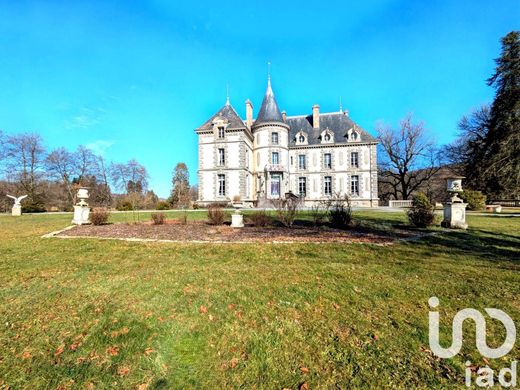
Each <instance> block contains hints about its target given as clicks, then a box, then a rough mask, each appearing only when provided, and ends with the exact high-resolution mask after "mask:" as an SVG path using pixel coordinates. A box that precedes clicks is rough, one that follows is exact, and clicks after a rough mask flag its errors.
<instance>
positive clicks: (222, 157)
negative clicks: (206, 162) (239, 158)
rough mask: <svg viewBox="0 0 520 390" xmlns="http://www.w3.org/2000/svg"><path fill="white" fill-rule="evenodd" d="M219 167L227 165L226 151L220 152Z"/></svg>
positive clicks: (220, 150)
mask: <svg viewBox="0 0 520 390" xmlns="http://www.w3.org/2000/svg"><path fill="white" fill-rule="evenodd" d="M218 165H220V166H223V165H226V152H225V151H224V149H219V150H218Z"/></svg>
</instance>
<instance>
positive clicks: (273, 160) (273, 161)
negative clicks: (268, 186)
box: [271, 152, 280, 165]
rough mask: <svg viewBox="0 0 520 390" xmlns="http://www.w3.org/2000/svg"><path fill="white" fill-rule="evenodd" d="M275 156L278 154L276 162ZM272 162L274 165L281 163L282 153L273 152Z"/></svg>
mask: <svg viewBox="0 0 520 390" xmlns="http://www.w3.org/2000/svg"><path fill="white" fill-rule="evenodd" d="M274 156H276V162H275V158H274ZM271 164H272V165H279V164H280V153H278V152H271Z"/></svg>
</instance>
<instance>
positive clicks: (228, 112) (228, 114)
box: [197, 101, 246, 131]
mask: <svg viewBox="0 0 520 390" xmlns="http://www.w3.org/2000/svg"><path fill="white" fill-rule="evenodd" d="M218 118H222V119H224V120H225V121H227V122H228V123H229V125H228V127H227V128H228V129H246V125H245V124H244V121H243V120H242V119H240V117H239V116H238V114H237V112H236V111H235V109H234V108H233V106H232V105H231V104H229V101H228V102H226V104H225V105H224V107H222V108H221V109H220V110H219V111H218V112H217V113H216V114H215V115H213V116H212V117H211V118H209V119H208V120H207V121H206V122H205V123H204V124H203V125H202V126H200V127H199V128H198V129H197V131H203V130H212V129H213V121H214V120H215V119H218Z"/></svg>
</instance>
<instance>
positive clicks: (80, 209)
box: [72, 205, 90, 225]
mask: <svg viewBox="0 0 520 390" xmlns="http://www.w3.org/2000/svg"><path fill="white" fill-rule="evenodd" d="M89 216H90V207H88V206H77V205H76V206H74V218H73V219H72V223H73V224H74V225H87V224H89V223H90V220H89Z"/></svg>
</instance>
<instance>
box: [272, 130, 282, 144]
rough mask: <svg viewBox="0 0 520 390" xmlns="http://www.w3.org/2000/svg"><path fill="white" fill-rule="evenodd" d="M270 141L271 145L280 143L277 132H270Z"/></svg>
mask: <svg viewBox="0 0 520 390" xmlns="http://www.w3.org/2000/svg"><path fill="white" fill-rule="evenodd" d="M271 143H272V144H273V145H279V144H280V135H279V134H278V132H276V131H275V132H272V133H271Z"/></svg>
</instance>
